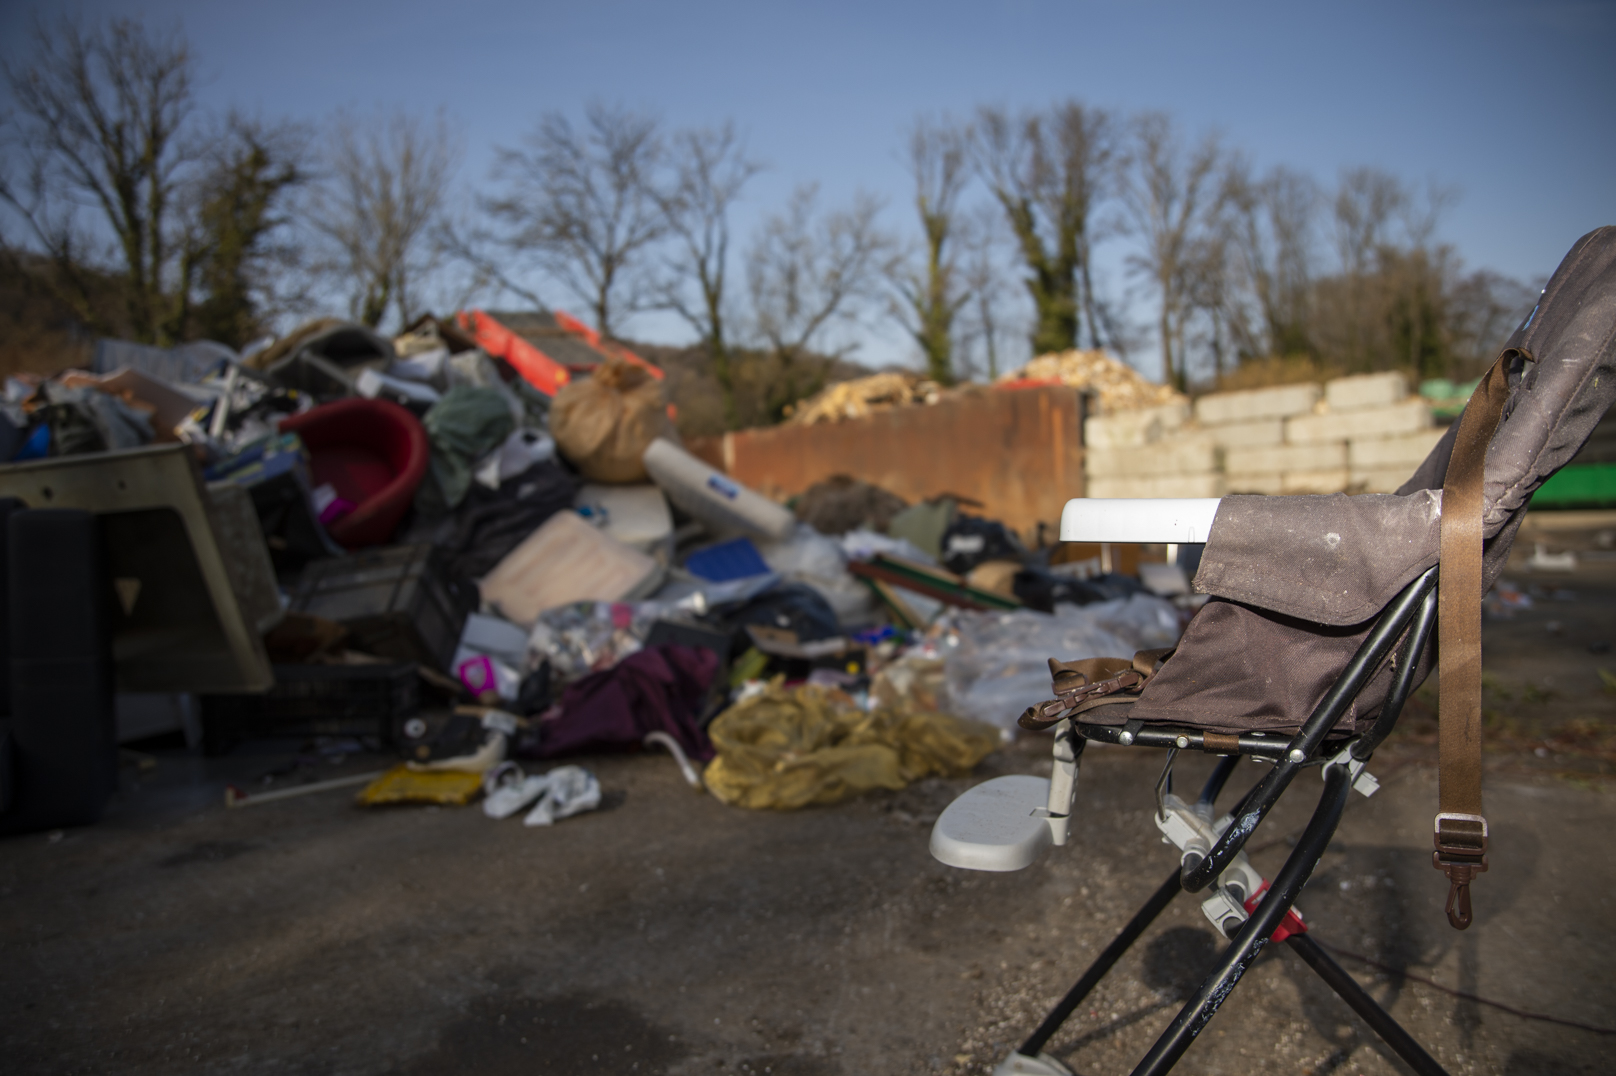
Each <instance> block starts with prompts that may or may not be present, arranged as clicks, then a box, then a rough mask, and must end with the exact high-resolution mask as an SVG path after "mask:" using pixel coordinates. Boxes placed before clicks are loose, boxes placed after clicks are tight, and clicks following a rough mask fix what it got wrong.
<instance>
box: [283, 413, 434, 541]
mask: <svg viewBox="0 0 1616 1076" xmlns="http://www.w3.org/2000/svg"><path fill="white" fill-rule="evenodd" d="M281 432H282V433H295V434H297V435H298V436H299V437H301V438H302V439H303V444H304V446H305V447H307V448H308V451H309V471H310V473H311V475H312V477H313V480H314V484H315V485H316V486H323V485H327V484H329V485H330V486H331V487H332V488H334V489H335V490H336V491H337V496H339V497H342V498H343V499H345V500H349V501H352V502H353V503H354V504H355V505H356V506H357V507H355V508H354V510H353V511H352V512H349V513H348V514H347V515H345V516H343V517H342V518H341V519H338V520H336V521H335V522H333V523H332V524H331V525H330V526H329V527H327V528H326V530H327V531H328V532H329V533H330V535H331V537H332V539H333V540H334V541H336V542H337V544H338V545H341V546H342V547H343V548H344V549H360V548H363V547H364V546H371V545H381V544H382V543H384V542H386V541H388V540H389V539H390V538H392V537H393V532H394V531H395V530H397V529H398V524H399V521H400V520H402V519H403V518H404V513H405V512H408V511H409V508H410V502H411V501H412V500H413V499H414V498H415V490H416V487H417V486H419V485H420V484H421V479H422V478H423V477H425V475H426V465H427V460H428V459H429V457H430V456H431V445H430V444H429V443H428V441H427V437H426V430H425V429H423V428H422V427H421V423H420V421H419V420H417V419H416V417H415V416H414V415H412V414H410V413H409V412H408V411H406V410H404V408H402V407H400V406H399V405H398V404H395V403H392V402H390V401H388V400H366V399H357V398H356V399H350V400H338V401H336V402H335V403H328V404H323V405H321V406H320V407H316V408H313V409H312V410H309V411H305V412H303V413H302V414H301V415H292V416H289V417H288V418H285V419H282V420H281Z"/></svg>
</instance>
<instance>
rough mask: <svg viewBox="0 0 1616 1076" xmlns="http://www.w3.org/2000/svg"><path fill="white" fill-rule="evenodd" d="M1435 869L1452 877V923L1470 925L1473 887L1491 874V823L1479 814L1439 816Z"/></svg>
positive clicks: (1449, 909)
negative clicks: (1488, 857) (1489, 824)
mask: <svg viewBox="0 0 1616 1076" xmlns="http://www.w3.org/2000/svg"><path fill="white" fill-rule="evenodd" d="M1432 843H1433V844H1435V845H1436V850H1435V851H1434V852H1432V853H1431V866H1433V867H1435V868H1436V869H1437V870H1439V871H1441V872H1442V873H1443V874H1446V875H1447V876H1448V904H1447V908H1446V911H1447V913H1448V922H1449V923H1451V924H1452V925H1453V927H1454V929H1455V930H1464V929H1465V928H1466V927H1468V926H1469V925H1470V921H1471V915H1470V883H1471V882H1472V881H1473V880H1474V879H1475V877H1476V875H1478V874H1482V873H1484V872H1485V871H1486V870H1487V846H1488V839H1487V820H1486V819H1485V818H1483V817H1482V816H1481V815H1479V814H1459V813H1455V812H1451V811H1444V812H1443V813H1442V814H1439V815H1437V816H1436V832H1435V833H1434V834H1433V836H1432Z"/></svg>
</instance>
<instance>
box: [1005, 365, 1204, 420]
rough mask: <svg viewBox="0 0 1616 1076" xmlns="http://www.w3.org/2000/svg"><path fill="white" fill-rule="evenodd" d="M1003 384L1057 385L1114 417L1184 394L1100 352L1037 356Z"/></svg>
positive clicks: (1167, 402)
mask: <svg viewBox="0 0 1616 1076" xmlns="http://www.w3.org/2000/svg"><path fill="white" fill-rule="evenodd" d="M999 382H1000V383H1001V384H1003V383H1005V382H1020V383H1026V384H1060V385H1065V386H1067V387H1068V388H1074V389H1083V390H1085V391H1087V392H1092V393H1094V395H1095V397H1096V398H1097V400H1098V404H1099V408H1098V413H1099V414H1102V415H1114V414H1117V413H1119V412H1122V411H1140V410H1143V409H1145V408H1147V407H1158V406H1160V405H1162V404H1170V403H1176V402H1178V401H1180V400H1183V399H1184V398H1185V397H1184V396H1183V394H1181V393H1179V392H1177V391H1176V390H1174V389H1173V388H1172V387H1170V386H1168V385H1158V384H1156V383H1155V382H1153V381H1150V380H1149V379H1147V378H1145V377H1144V376H1143V375H1141V374H1140V373H1139V372H1138V371H1137V370H1135V369H1134V368H1133V367H1131V366H1129V365H1128V364H1127V363H1124V362H1120V361H1118V360H1117V359H1114V358H1112V357H1111V356H1110V355H1107V354H1106V353H1105V352H1103V351H1062V352H1059V353H1058V354H1051V355H1040V356H1038V357H1037V358H1036V359H1033V360H1032V361H1031V362H1029V363H1028V364H1027V365H1025V366H1023V367H1022V368H1021V369H1019V370H1014V371H1011V372H1010V373H1007V374H1005V375H1003V376H1002V377H1000V378H999Z"/></svg>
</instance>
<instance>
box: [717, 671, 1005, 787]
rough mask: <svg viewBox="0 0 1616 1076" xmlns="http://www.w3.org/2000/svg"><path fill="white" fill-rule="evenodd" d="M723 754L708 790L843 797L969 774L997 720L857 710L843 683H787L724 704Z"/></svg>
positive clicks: (988, 747) (991, 743) (994, 734)
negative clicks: (841, 688)
mask: <svg viewBox="0 0 1616 1076" xmlns="http://www.w3.org/2000/svg"><path fill="white" fill-rule="evenodd" d="M707 732H708V735H710V736H711V737H712V740H713V745H714V746H715V747H716V748H717V749H718V757H717V758H715V759H714V760H713V761H712V762H711V763H710V764H709V765H708V766H707V772H706V774H705V781H706V784H707V788H708V790H709V791H710V792H712V794H713V795H714V796H717V797H718V798H719V799H720V800H722V801H724V802H725V803H729V804H734V805H737V806H741V807H753V808H782V809H790V808H796V807H805V806H807V805H809V804H815V803H836V802H838V801H839V800H843V799H846V798H848V797H849V796H855V795H858V794H859V793H861V792H867V791H869V790H870V789H872V788H889V789H894V790H895V789H900V788H903V787H904V786H905V785H907V784H908V783H909V782H911V781H914V780H918V779H919V778H921V777H926V776H928V775H930V774H934V773H936V774H962V773H965V772H968V771H969V770H970V769H971V768H972V767H973V766H975V765H976V764H977V763H978V762H980V761H982V759H983V758H985V757H987V755H988V754H990V753H991V752H992V751H993V749H994V748H995V747H997V746H998V744H999V732H998V730H997V729H995V728H993V727H992V726H991V725H985V724H982V723H980V722H976V721H966V720H963V719H961V718H957V717H950V716H949V715H947V714H937V713H918V712H912V711H907V710H902V709H896V708H882V709H879V710H876V711H875V712H873V713H866V712H865V711H863V710H860V709H858V708H857V707H856V706H855V705H854V704H853V701H852V700H851V699H850V698H848V697H847V696H846V695H844V694H842V693H841V692H839V691H834V690H830V689H827V688H823V687H820V686H818V685H814V684H806V685H803V686H801V687H797V688H793V689H791V690H789V691H787V690H786V689H785V688H783V687H781V686H780V683H779V681H776V682H775V683H773V684H771V685H769V687H768V688H767V689H766V690H765V691H764V692H763V693H762V694H760V695H757V696H754V697H753V698H750V699H748V700H746V701H745V702H741V703H737V704H736V705H734V706H732V707H730V708H729V709H728V710H725V711H724V712H723V713H722V714H719V715H718V717H717V718H715V719H714V720H713V723H712V724H711V725H710V726H709V727H708V729H707Z"/></svg>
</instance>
